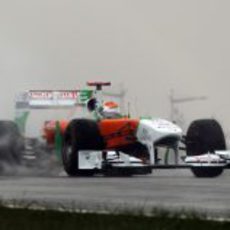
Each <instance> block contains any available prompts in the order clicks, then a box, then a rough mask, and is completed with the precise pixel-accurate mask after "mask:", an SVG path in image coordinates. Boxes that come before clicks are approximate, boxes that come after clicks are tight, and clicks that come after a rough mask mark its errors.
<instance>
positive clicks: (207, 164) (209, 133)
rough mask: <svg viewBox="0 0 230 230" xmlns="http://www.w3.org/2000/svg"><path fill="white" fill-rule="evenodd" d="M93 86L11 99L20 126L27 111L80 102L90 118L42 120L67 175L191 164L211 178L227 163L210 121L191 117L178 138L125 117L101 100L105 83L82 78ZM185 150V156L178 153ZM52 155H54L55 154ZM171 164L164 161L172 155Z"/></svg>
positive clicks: (158, 123) (161, 123) (156, 123)
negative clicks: (184, 130)
mask: <svg viewBox="0 0 230 230" xmlns="http://www.w3.org/2000/svg"><path fill="white" fill-rule="evenodd" d="M88 86H90V87H95V88H96V89H95V90H89V89H87V90H78V91H77V90H69V91H66V90H56V91H50V90H46V91H44V90H43V91H29V92H25V93H24V94H21V95H20V97H18V98H17V101H16V108H17V124H18V126H19V127H20V129H21V130H23V129H24V125H25V119H22V118H23V117H24V118H25V117H26V115H25V114H26V113H27V112H28V109H33V108H36V109H39V108H40V109H42V108H63V107H74V106H75V107H77V106H81V108H83V109H87V111H89V112H90V114H91V117H84V118H82V117H81V118H73V119H70V120H66V119H65V120H49V121H46V122H45V123H44V127H43V132H44V133H43V137H44V139H45V140H46V142H47V145H49V146H53V147H54V148H56V150H57V151H58V152H59V154H60V158H61V161H62V163H63V167H64V170H65V172H66V173H67V174H68V175H69V176H78V175H83V176H91V175H94V174H96V173H97V174H103V175H126V176H127V175H134V174H149V173H152V170H153V169H154V168H160V169H164V168H172V169H173V168H191V170H192V172H193V173H194V175H195V176H197V177H216V176H219V175H220V174H221V173H222V172H223V170H224V169H225V168H227V167H228V164H229V160H230V152H229V151H227V150H226V143H225V138H224V133H223V130H222V128H221V126H220V125H219V123H218V122H217V121H216V120H214V119H202V120H195V121H193V122H192V123H191V125H190V126H189V128H188V131H187V134H186V135H185V136H184V135H183V133H182V130H181V128H180V127H178V126H177V125H176V124H174V123H172V122H169V121H167V120H164V119H159V118H155V119H154V118H138V119H136V118H130V117H129V116H125V115H122V114H121V113H120V111H119V106H118V105H117V103H115V102H113V101H107V102H106V101H104V100H103V93H102V88H103V87H104V86H110V82H88ZM182 151H185V153H186V155H184V156H181V152H182ZM57 155H58V154H57ZM172 155H173V163H171V162H169V158H172Z"/></svg>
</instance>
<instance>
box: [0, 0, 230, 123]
mask: <svg viewBox="0 0 230 230" xmlns="http://www.w3.org/2000/svg"><path fill="white" fill-rule="evenodd" d="M229 9H230V1H228V0H39V1H38V0H20V1H17V0H7V1H6V0H0V76H1V82H2V84H1V86H0V89H1V95H2V96H1V97H0V105H1V106H0V108H1V112H0V118H7V117H9V118H12V117H13V98H14V94H15V93H16V92H17V91H20V90H25V89H40V88H45V89H47V88H51V89H60V88H64V89H65V88H66V89H68V88H79V87H83V86H84V83H85V81H86V80H90V79H92V80H111V81H112V83H113V84H115V85H117V84H119V83H123V84H124V85H125V87H126V88H127V89H128V97H127V99H128V100H129V101H130V102H131V106H132V110H133V111H134V112H135V113H137V114H138V115H141V114H144V115H147V114H150V115H154V116H162V117H166V118H167V117H169V100H168V95H169V92H170V89H172V88H173V89H174V91H175V94H176V95H177V96H191V95H192V96H194V95H205V96H207V97H208V100H206V101H199V102H198V101H197V102H193V103H189V104H188V103H187V104H184V105H180V106H179V109H180V111H181V112H182V113H183V114H184V117H185V120H186V122H187V123H189V121H190V120H192V119H194V118H200V117H211V116H214V117H216V118H218V119H219V120H220V121H221V122H222V123H223V124H225V125H226V127H227V126H228V125H229V124H230V110H229V104H230V103H229V98H230V91H229V86H230V80H229V75H230V65H229V60H230V45H229V42H230V31H229V21H230V14H229Z"/></svg>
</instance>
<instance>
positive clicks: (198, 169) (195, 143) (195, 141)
mask: <svg viewBox="0 0 230 230" xmlns="http://www.w3.org/2000/svg"><path fill="white" fill-rule="evenodd" d="M186 149H187V156H197V155H202V154H206V153H208V152H209V153H212V154H213V153H214V152H215V150H226V143H225V137H224V133H223V130H222V127H221V126H220V124H219V123H218V122H217V121H216V120H214V119H202V120H195V121H193V122H192V123H191V125H190V126H189V128H188V131H187V135H186ZM223 169H224V167H223V166H192V167H191V170H192V172H193V174H194V175H195V176H196V177H217V176H219V175H221V174H222V172H223Z"/></svg>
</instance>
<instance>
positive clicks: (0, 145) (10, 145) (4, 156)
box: [0, 120, 24, 166]
mask: <svg viewBox="0 0 230 230" xmlns="http://www.w3.org/2000/svg"><path fill="white" fill-rule="evenodd" d="M23 150H24V139H23V137H22V136H21V134H20V132H19V129H18V127H17V125H16V123H15V122H13V121H8V120H6V121H0V163H1V164H2V163H3V162H4V163H7V164H9V165H12V166H13V165H19V164H21V161H22V156H23Z"/></svg>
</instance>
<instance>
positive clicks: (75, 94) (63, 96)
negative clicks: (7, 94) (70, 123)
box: [15, 89, 93, 109]
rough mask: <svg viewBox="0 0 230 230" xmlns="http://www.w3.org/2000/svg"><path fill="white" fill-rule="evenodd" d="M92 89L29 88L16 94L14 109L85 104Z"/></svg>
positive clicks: (61, 107)
mask: <svg viewBox="0 0 230 230" xmlns="http://www.w3.org/2000/svg"><path fill="white" fill-rule="evenodd" d="M92 95H93V90H88V89H85V90H30V91H25V92H21V93H19V94H18V95H17V96H16V99H15V107H16V109H63V108H70V107H75V106H85V104H86V102H87V101H88V100H89V99H90V98H91V97H92Z"/></svg>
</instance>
